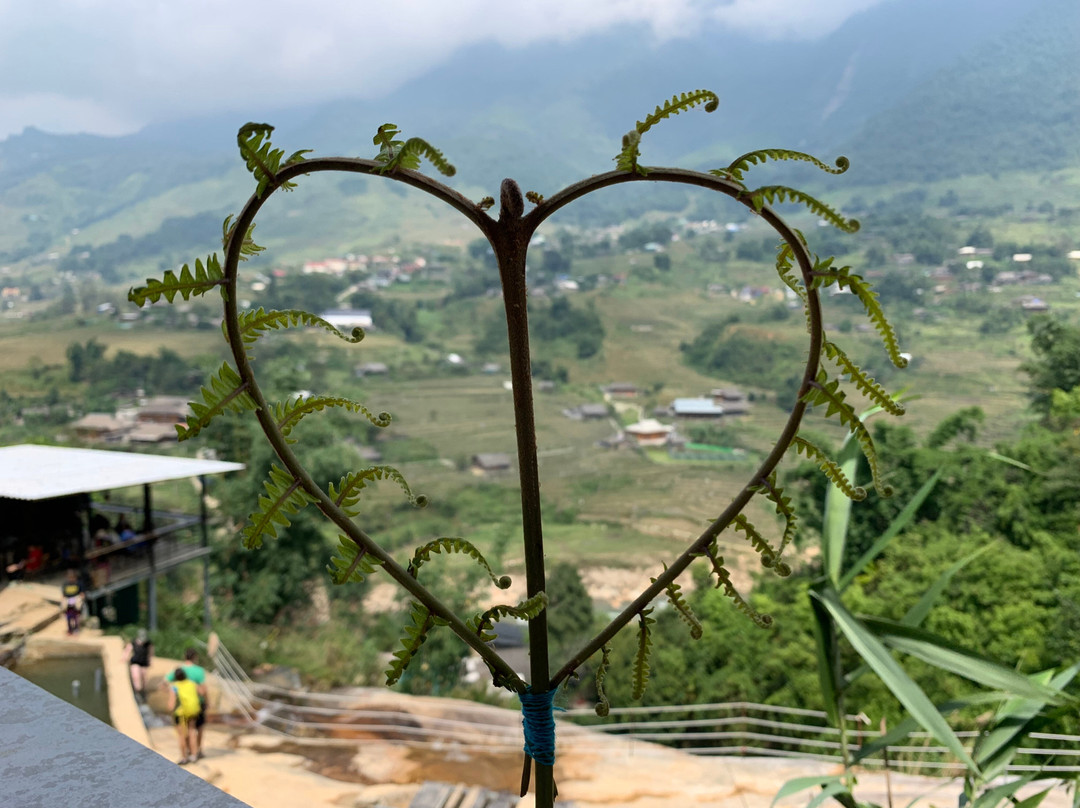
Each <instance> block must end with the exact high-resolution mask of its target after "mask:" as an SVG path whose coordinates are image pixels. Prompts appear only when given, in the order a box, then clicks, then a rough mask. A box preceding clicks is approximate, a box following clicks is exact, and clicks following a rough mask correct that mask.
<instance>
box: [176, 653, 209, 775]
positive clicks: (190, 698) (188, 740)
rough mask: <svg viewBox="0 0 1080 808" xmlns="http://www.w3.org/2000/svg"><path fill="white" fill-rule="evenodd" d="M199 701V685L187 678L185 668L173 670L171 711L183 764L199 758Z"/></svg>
mask: <svg viewBox="0 0 1080 808" xmlns="http://www.w3.org/2000/svg"><path fill="white" fill-rule="evenodd" d="M199 701H200V700H199V686H198V685H197V684H195V683H194V682H193V681H191V680H190V679H188V678H187V674H186V673H184V669H183V668H177V669H176V670H175V671H173V682H172V687H171V688H170V689H169V712H170V713H172V715H173V721H174V722H175V724H176V735H177V739H178V740H179V741H180V761H179V762H180V765H181V766H183V765H184V764H186V763H194V762H195V761H196V760H198V758H197V757H196V756H195V755H196V753H195V743H196V729H195V719H196V718H197V717H198V716H199V713H200V712H201V711H202V707H201V705H200V703H199Z"/></svg>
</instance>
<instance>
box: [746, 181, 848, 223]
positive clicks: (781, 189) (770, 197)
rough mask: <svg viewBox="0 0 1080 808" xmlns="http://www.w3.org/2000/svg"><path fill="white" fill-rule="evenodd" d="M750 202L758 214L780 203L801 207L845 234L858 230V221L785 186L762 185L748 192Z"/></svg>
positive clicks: (802, 192) (804, 193) (803, 192)
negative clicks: (765, 208)
mask: <svg viewBox="0 0 1080 808" xmlns="http://www.w3.org/2000/svg"><path fill="white" fill-rule="evenodd" d="M748 193H749V195H750V201H751V202H753V203H754V209H755V210H757V211H758V212H760V211H761V209H762V208H763V207H764V206H765V205H766V204H769V205H776V204H779V203H782V202H790V203H792V204H797V205H802V206H803V207H805V208H806V209H807V210H809V211H810V212H811V213H813V214H814V215H815V216H819V217H820V218H822V219H824V220H825V221H827V222H828V223H829V224H831V225H832V226H833V227H835V228H837V229H838V230H843V231H844V232H845V233H857V232H858V230H859V226H860V225H859V220H858V219H845V218H844V217H843V216H841V215H840V214H839V213H838V212H837V211H835V210H833V209H832V208H831V207H829V206H828V205H826V204H825V203H824V202H822V201H820V200H818V199H815V198H814V197H812V196H810V194H808V193H806V192H805V191H800V190H798V189H796V188H789V187H788V186H786V185H764V186H762V187H761V188H758V189H756V190H754V191H748Z"/></svg>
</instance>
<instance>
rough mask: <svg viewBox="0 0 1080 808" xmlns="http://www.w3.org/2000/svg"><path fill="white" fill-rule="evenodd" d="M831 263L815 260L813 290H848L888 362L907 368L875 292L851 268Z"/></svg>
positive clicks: (829, 261)
mask: <svg viewBox="0 0 1080 808" xmlns="http://www.w3.org/2000/svg"><path fill="white" fill-rule="evenodd" d="M832 263H833V259H832V258H826V259H825V260H820V259H817V260H815V262H814V271H813V274H812V277H813V280H812V283H813V285H814V288H820V287H825V286H832V285H833V284H836V285H837V287H839V288H840V289H850V290H851V291H852V292H853V293H854V294H855V296H856V297H858V298H859V302H860V303H862V304H863V308H864V309H865V310H866V315H867V316H868V317H869V318H870V322H872V323H873V324H874V328H875V329H876V330H877V332H878V334H879V335H880V336H881V341H882V342H883V343H884V344H885V350H886V351H887V352H888V354H889V360H890V361H891V362H892V363H893V364H894V365H896V367H898V368H905V367H907V363H908V361H907V359H906V358H905V357H904V356H902V355H901V353H900V341H899V340H898V339H897V338H896V331H895V330H894V329H893V327H892V324H891V323H890V322H889V321H888V320H887V319H886V318H885V312H884V311H882V309H881V303H879V302H878V296H877V292H875V291H874V290H873V289H871V288H870V286H869V284H867V282H866V281H864V280H863V279H862V276H860V275H856V274H855V273H854V272H852V271H851V267H834V266H833V265H832Z"/></svg>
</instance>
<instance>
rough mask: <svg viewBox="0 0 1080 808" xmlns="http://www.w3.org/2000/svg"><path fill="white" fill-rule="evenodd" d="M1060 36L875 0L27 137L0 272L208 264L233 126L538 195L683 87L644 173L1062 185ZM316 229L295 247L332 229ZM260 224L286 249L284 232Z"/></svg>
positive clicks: (1072, 20) (7, 160)
mask: <svg viewBox="0 0 1080 808" xmlns="http://www.w3.org/2000/svg"><path fill="white" fill-rule="evenodd" d="M1077 34H1080V8H1078V7H1077V6H1076V4H1075V3H1071V2H1065V0H1048V2H1043V3H1040V4H1037V5H1036V6H1034V7H1025V6H1023V4H1018V3H1015V2H1012V1H1011V0H894V1H893V2H887V3H883V4H881V5H878V6H875V7H873V8H871V9H869V10H866V11H864V12H862V13H860V14H857V15H855V16H854V17H852V18H851V19H849V20H848V21H847V22H846V23H845V24H844V25H843V26H841V27H840V28H839V29H837V30H836V31H834V32H833V33H832V34H830V35H828V36H826V37H823V38H821V39H818V40H815V41H802V42H790V41H789V42H755V41H752V40H750V39H747V38H744V37H737V36H735V35H733V34H731V33H724V32H722V31H721V30H720V29H712V28H709V27H705V28H703V29H701V30H698V31H694V32H691V33H690V34H689V35H687V36H685V37H682V38H677V39H672V40H669V41H666V42H663V43H660V44H656V43H655V42H654V41H653V38H652V37H651V36H650V35H649V33H648V31H647V30H645V29H644V28H638V27H626V28H623V29H620V30H615V31H611V32H609V33H606V34H602V35H595V36H590V37H586V38H582V39H577V40H574V41H569V42H563V43H551V42H547V43H544V44H536V45H531V46H528V47H524V48H518V49H508V48H506V47H503V46H499V45H496V44H485V45H478V46H474V47H470V48H467V49H465V50H463V51H460V52H458V53H456V54H455V55H454V56H452V57H451V58H450V59H448V60H447V61H445V62H443V63H442V64H440V65H438V66H437V67H435V68H433V69H432V70H431V71H429V72H428V73H427V74H425V75H424V76H422V77H421V78H419V79H416V80H413V81H411V82H409V83H407V84H406V85H405V86H404V87H402V88H400V89H398V90H396V91H395V92H394V93H393V94H392V95H390V96H388V97H385V98H381V99H375V100H366V101H356V100H347V99H343V100H339V101H335V102H331V103H325V104H318V105H310V106H307V107H290V108H283V109H278V110H274V109H269V108H266V107H257V106H255V105H252V107H251V108H247V109H238V110H237V111H236V113H235V114H234V115H216V116H213V117H212V118H205V119H198V120H185V121H179V122H176V123H174V124H170V125H155V126H150V127H147V128H146V129H144V130H143V131H141V132H139V133H137V134H134V135H129V136H124V137H116V138H105V137H96V136H90V135H51V134H46V133H43V132H41V131H38V130H35V129H28V130H27V131H25V132H23V133H22V134H20V135H17V136H13V137H10V138H8V139H7V140H5V141H3V142H2V143H0V220H2V221H3V222H4V224H3V225H0V261H2V262H3V263H7V264H11V263H15V262H18V261H20V260H24V259H31V258H33V257H34V256H36V255H38V254H40V253H42V252H43V251H49V250H53V251H59V252H61V253H65V252H66V251H67V250H69V249H70V248H71V246H72V245H73V244H78V243H85V244H92V245H99V244H107V243H110V242H111V241H113V240H115V239H116V238H117V237H118V234H121V233H128V234H131V235H132V236H135V237H136V238H138V237H139V236H148V237H153V236H154V234H157V237H159V238H160V240H162V241H164V242H166V243H173V244H175V243H176V242H177V241H178V240H179V241H181V242H182V241H184V240H185V239H190V240H191V243H192V244H199V245H204V246H202V247H199V249H205V246H206V245H213V243H214V241H215V240H216V239H217V238H218V237H219V230H217V228H213V229H211V228H210V227H209V224H208V223H209V222H210V221H211V220H214V219H217V220H220V218H222V217H223V216H224V214H225V213H226V212H232V211H234V210H235V209H237V208H238V207H239V205H240V204H242V202H243V200H244V199H246V197H247V195H248V194H249V193H250V189H251V186H250V182H249V181H248V180H247V178H246V174H245V172H244V171H243V168H242V165H241V164H240V161H239V159H238V158H237V155H236V148H235V140H234V136H235V131H236V129H237V128H238V126H239V125H240V124H242V123H243V122H245V121H247V120H267V121H269V122H271V123H274V124H275V125H276V126H277V127H278V130H277V131H276V132H275V135H274V141H275V143H276V144H278V145H280V146H281V147H282V148H284V149H286V151H292V150H294V149H297V148H312V149H314V150H315V152H316V154H338V153H343V154H354V155H357V156H371V155H372V154H374V151H375V149H374V147H373V146H372V145H371V136H372V134H373V133H374V130H375V129H376V128H377V126H378V125H379V124H381V123H383V122H385V121H394V122H395V123H397V124H398V125H399V126H401V127H402V129H403V131H404V133H405V134H406V135H421V136H423V137H425V138H427V139H428V140H430V141H432V142H433V143H434V144H435V145H436V146H438V147H439V148H441V149H442V150H443V151H444V152H445V153H446V154H447V155H448V156H449V157H450V158H451V159H452V160H453V161H454V162H455V163H456V164H457V166H458V169H459V172H458V177H457V178H456V179H455V182H456V183H457V184H458V187H461V188H463V189H467V190H468V192H469V193H477V195H478V196H480V195H483V194H486V193H493V192H494V191H495V190H496V189H497V186H498V182H499V181H500V180H501V179H502V178H503V177H504V176H506V175H507V174H512V175H513V176H514V177H515V178H516V179H518V180H519V181H520V182H521V183H522V185H523V186H524V187H527V188H534V189H536V190H538V191H540V192H541V193H550V192H552V191H553V190H556V189H557V188H558V187H560V186H561V185H563V184H566V183H567V182H570V181H572V180H573V179H575V178H578V177H580V176H583V175H587V174H592V173H598V172H601V171H605V170H608V169H609V168H612V167H613V163H612V162H611V160H612V157H613V156H614V154H615V153H616V152H617V151H618V146H619V140H620V138H621V135H622V134H623V133H624V132H625V131H627V130H628V129H629V128H631V127H632V126H633V123H634V121H635V120H636V119H639V118H641V117H643V116H644V115H645V114H646V113H647V112H649V111H650V110H651V109H652V107H653V106H654V105H655V104H656V103H658V102H660V101H662V100H663V99H665V98H669V97H670V96H671V95H672V94H673V93H674V92H678V91H684V90H690V89H694V88H698V87H707V88H710V89H713V90H715V91H716V92H717V93H718V94H719V95H720V98H721V106H720V109H719V110H718V111H717V112H716V113H714V114H712V115H706V114H704V113H703V112H701V110H694V111H692V112H690V113H689V114H684V115H681V116H679V118H678V119H675V120H672V121H669V122H665V124H664V125H662V126H660V127H658V128H657V130H656V131H655V132H650V133H649V134H648V135H647V136H646V138H645V140H644V142H643V153H644V160H645V162H646V163H656V164H664V163H668V164H670V163H677V164H680V165H687V166H693V167H702V168H709V167H715V166H717V165H722V164H726V163H727V162H729V161H730V160H731V159H732V158H733V157H735V156H736V155H738V154H740V153H742V152H744V151H747V150H749V149H752V148H760V147H764V146H786V147H791V148H800V149H806V150H809V151H813V152H815V153H818V154H820V155H821V156H822V157H832V156H835V155H836V154H838V153H840V149H843V151H844V152H846V153H847V154H849V156H851V157H852V160H853V163H854V166H855V167H854V168H853V169H852V171H851V172H850V173H849V175H848V177H847V180H846V181H848V182H851V183H856V184H857V183H863V182H875V183H887V182H890V181H893V180H897V179H913V178H920V177H922V176H926V175H927V173H928V172H937V173H940V172H942V171H944V172H951V173H952V174H958V173H980V172H990V171H1003V170H1008V169H1009V168H1010V167H1011V168H1023V167H1025V166H1030V167H1032V168H1040V169H1047V168H1055V167H1062V166H1066V165H1073V164H1075V163H1076V162H1077V157H1078V152H1077V149H1076V143H1077V138H1076V134H1075V132H1076V125H1075V123H1076V115H1077V110H1078V109H1080V105H1078V101H1080V97H1078V95H1080V67H1078V63H1080V59H1078V55H1077V51H1076V48H1075V45H1074V43H1075V42H1076V41H1077ZM381 186H382V184H381V183H377V182H374V181H372V182H368V183H366V184H365V185H363V186H362V187H361V186H354V187H350V188H349V189H348V190H347V191H343V192H341V195H340V197H335V196H334V192H331V194H330V197H331V198H330V199H329V202H328V204H327V205H326V206H325V207H323V208H321V209H320V214H321V216H322V218H323V219H325V218H326V217H327V216H328V215H329V216H338V217H339V218H340V219H341V220H342V221H344V220H346V219H347V218H348V217H350V216H354V215H355V213H356V208H355V206H354V203H356V204H359V202H358V201H357V200H356V197H362V196H371V195H377V198H378V199H379V200H380V202H381V203H385V204H384V207H388V208H393V206H395V205H400V200H398V199H397V197H395V196H394V195H393V194H388V193H387V192H386V190H385V189H383V188H382V187H381ZM661 199H662V195H661ZM368 201H369V202H370V201H371V200H370V199H369V200H368ZM202 214H212V216H210V215H205V216H204V215H202ZM170 217H172V218H173V219H174V221H172V222H171V223H167V224H166V225H164V227H163V225H162V223H163V222H165V221H166V220H167V219H169V218H170ZM192 217H197V218H192ZM322 224H323V227H321V228H319V229H318V230H317V232H316V233H315V234H314V235H313V236H310V235H309V236H308V238H312V237H313V238H318V237H319V235H320V233H322V232H325V229H326V228H327V227H331V226H332V225H334V224H335V222H333V221H329V222H328V221H323V222H322ZM278 225H280V226H281V227H282V228H283V230H282V231H281V233H280V235H281V237H283V238H285V237H292V236H296V235H297V234H298V232H299V231H300V230H301V229H302V227H303V225H304V221H303V220H298V221H290V220H288V219H285V218H282V219H281V220H280V221H277V220H275V221H274V227H275V228H277V227H278ZM159 228H163V229H161V230H160V232H159ZM73 229H79V230H80V231H82V232H81V233H80V234H79V235H77V236H72V235H71V231H72V230H73ZM204 229H205V230H206V234H205V236H203V235H201V234H202V232H203V230H204ZM178 232H182V233H184V234H186V235H184V236H183V237H182V238H179V239H178V238H177V233H178ZM299 237H301V238H304V237H303V236H299Z"/></svg>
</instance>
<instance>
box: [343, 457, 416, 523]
mask: <svg viewBox="0 0 1080 808" xmlns="http://www.w3.org/2000/svg"><path fill="white" fill-rule="evenodd" d="M379 480H391V481H392V482H395V483H397V484H398V485H399V486H400V487H401V490H402V491H404V492H405V496H407V497H408V498H409V502H411V503H412V504H413V505H415V506H416V507H417V508H424V507H427V497H425V496H424V495H423V494H419V495H416V494H413V492H412V489H411V488H410V487H409V483H408V482H407V481H406V480H405V477H404V475H402V473H401V472H400V471H398V470H397V469H396V468H394V467H393V466H371V467H370V468H366V469H360V470H359V471H350V472H349V473H348V474H346V475H345V476H344V477H342V478H341V481H340V482H339V483H338V484H337V485H334V484H333V483H330V485H329V488H328V490H327V494H328V495H329V496H330V498H331V499H332V500H334V504H335V505H337V506H338V507H339V508H341V510H343V511H344V512H345V513H346V514H348V516H349V517H350V518H355V517H357V516H359V515H360V511H359V510H358V508H357V505H358V504H359V502H360V496H361V492H362V491H363V490H364V489H365V488H367V487H368V484H369V483H374V482H378V481H379Z"/></svg>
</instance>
